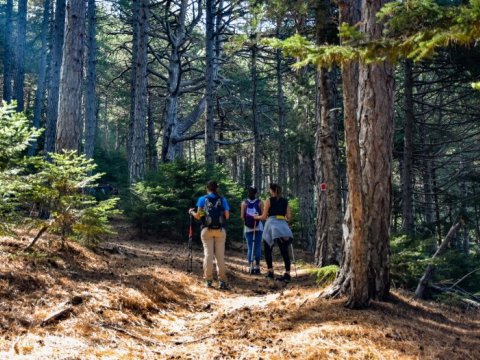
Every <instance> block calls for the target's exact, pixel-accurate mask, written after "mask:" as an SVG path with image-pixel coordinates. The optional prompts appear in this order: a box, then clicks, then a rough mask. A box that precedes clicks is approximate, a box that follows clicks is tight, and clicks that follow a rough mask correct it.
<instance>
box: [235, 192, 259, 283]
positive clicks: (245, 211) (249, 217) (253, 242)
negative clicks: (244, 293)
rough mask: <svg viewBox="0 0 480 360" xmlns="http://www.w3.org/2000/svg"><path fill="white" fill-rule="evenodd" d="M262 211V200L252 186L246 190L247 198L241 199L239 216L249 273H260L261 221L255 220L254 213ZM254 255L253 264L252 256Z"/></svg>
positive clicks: (257, 213)
mask: <svg viewBox="0 0 480 360" xmlns="http://www.w3.org/2000/svg"><path fill="white" fill-rule="evenodd" d="M262 213H263V201H262V200H260V199H258V198H257V189H256V188H255V187H253V186H251V187H249V188H248V190H247V199H245V200H244V201H242V205H241V207H240V217H241V218H242V220H243V221H244V223H245V226H244V235H245V240H246V241H247V248H248V251H247V261H248V264H249V267H248V269H249V272H250V274H257V275H258V274H260V258H261V257H262V232H263V223H262V222H261V221H258V220H255V219H254V217H255V216H256V215H261V214H262ZM254 256H255V266H254V265H253V258H254Z"/></svg>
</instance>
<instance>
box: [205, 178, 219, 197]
mask: <svg viewBox="0 0 480 360" xmlns="http://www.w3.org/2000/svg"><path fill="white" fill-rule="evenodd" d="M207 190H208V191H211V192H212V193H214V194H215V195H218V184H217V182H216V181H213V180H210V181H209V182H208V183H207Z"/></svg>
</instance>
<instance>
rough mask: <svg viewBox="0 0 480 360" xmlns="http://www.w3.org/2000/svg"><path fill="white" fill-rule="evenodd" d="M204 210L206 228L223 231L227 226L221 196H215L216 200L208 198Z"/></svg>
mask: <svg viewBox="0 0 480 360" xmlns="http://www.w3.org/2000/svg"><path fill="white" fill-rule="evenodd" d="M203 210H204V211H205V217H204V222H203V226H204V227H207V228H209V229H221V228H223V227H224V226H225V213H224V212H225V209H224V208H223V205H222V198H221V197H220V196H215V197H214V198H212V197H210V196H206V197H205V206H204V209H203Z"/></svg>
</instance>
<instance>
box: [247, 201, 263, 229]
mask: <svg viewBox="0 0 480 360" xmlns="http://www.w3.org/2000/svg"><path fill="white" fill-rule="evenodd" d="M245 204H246V205H247V206H246V208H245V214H244V219H245V226H246V227H248V228H250V229H253V228H254V227H255V223H256V222H258V221H256V220H255V219H254V218H253V216H254V215H262V214H261V212H262V211H261V209H260V200H259V199H255V201H249V200H245Z"/></svg>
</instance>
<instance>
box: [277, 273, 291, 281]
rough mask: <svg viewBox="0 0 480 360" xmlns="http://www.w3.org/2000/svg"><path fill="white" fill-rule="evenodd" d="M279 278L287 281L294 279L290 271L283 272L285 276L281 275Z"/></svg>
mask: <svg viewBox="0 0 480 360" xmlns="http://www.w3.org/2000/svg"><path fill="white" fill-rule="evenodd" d="M278 280H280V281H285V282H290V280H292V278H291V277H290V274H289V273H285V274H283V276H280V277H279V278H278Z"/></svg>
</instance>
